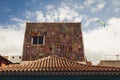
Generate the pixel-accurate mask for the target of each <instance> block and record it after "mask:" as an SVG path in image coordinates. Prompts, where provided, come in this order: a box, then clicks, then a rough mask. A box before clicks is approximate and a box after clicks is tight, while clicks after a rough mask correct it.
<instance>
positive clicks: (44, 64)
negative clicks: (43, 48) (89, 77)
mask: <svg viewBox="0 0 120 80" xmlns="http://www.w3.org/2000/svg"><path fill="white" fill-rule="evenodd" d="M0 72H6V73H7V72H57V73H56V74H58V73H59V72H68V73H69V72H74V73H69V74H78V73H79V74H86V73H87V74H94V73H95V72H96V73H95V74H104V73H105V74H108V73H109V74H120V68H115V67H102V66H89V65H85V64H81V63H78V62H76V61H72V60H68V59H65V58H62V57H57V56H49V57H46V58H42V59H39V60H35V61H31V62H28V63H24V64H14V65H10V66H7V67H4V68H0ZM111 72H112V73H111ZM51 74H53V73H51Z"/></svg>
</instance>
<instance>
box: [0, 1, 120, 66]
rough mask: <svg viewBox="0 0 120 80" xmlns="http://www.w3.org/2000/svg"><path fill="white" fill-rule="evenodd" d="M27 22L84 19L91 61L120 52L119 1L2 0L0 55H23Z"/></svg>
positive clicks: (0, 12)
mask: <svg viewBox="0 0 120 80" xmlns="http://www.w3.org/2000/svg"><path fill="white" fill-rule="evenodd" d="M100 21H102V22H104V24H105V26H104V25H103V24H101V23H100ZM26 22H81V23H82V32H83V42H84V52H85V56H86V57H87V60H88V61H92V62H93V64H97V63H99V61H100V60H104V59H109V60H111V59H114V60H116V59H117V58H116V55H120V1H119V0H0V55H22V50H23V40H24V33H25V26H26ZM119 59H120V57H119Z"/></svg>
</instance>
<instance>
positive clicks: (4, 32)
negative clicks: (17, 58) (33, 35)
mask: <svg viewBox="0 0 120 80" xmlns="http://www.w3.org/2000/svg"><path fill="white" fill-rule="evenodd" d="M18 25H19V26H21V28H23V25H24V28H25V24H21V25H20V24H18ZM6 26H7V28H0V45H2V46H0V54H1V55H21V54H22V49H23V40H24V38H23V36H24V29H20V30H16V29H14V28H13V26H14V27H18V26H17V25H0V27H6Z"/></svg>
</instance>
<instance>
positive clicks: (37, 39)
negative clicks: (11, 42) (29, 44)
mask: <svg viewBox="0 0 120 80" xmlns="http://www.w3.org/2000/svg"><path fill="white" fill-rule="evenodd" d="M33 44H43V36H34V37H33Z"/></svg>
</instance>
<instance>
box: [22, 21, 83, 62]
mask: <svg viewBox="0 0 120 80" xmlns="http://www.w3.org/2000/svg"><path fill="white" fill-rule="evenodd" d="M34 36H43V37H44V39H43V44H33V43H32V40H33V37H34ZM50 55H57V56H60V57H65V58H67V59H71V60H75V61H85V58H84V50H83V40H82V31H81V23H79V22H75V23H73V22H72V23H70V22H68V23H26V32H25V39H24V46H23V55H22V61H31V60H36V59H40V58H42V57H46V56H50Z"/></svg>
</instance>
